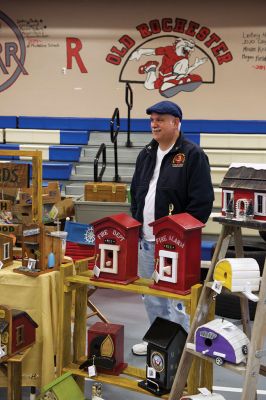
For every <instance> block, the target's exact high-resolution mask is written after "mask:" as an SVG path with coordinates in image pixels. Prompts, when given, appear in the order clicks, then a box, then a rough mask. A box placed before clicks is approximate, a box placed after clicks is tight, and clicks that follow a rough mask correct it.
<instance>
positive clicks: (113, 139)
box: [110, 108, 121, 182]
mask: <svg viewBox="0 0 266 400" xmlns="http://www.w3.org/2000/svg"><path fill="white" fill-rule="evenodd" d="M115 120H116V129H115V132H114V125H115ZM119 129H120V116H119V109H118V108H116V109H115V111H114V113H113V116H112V119H111V121H110V135H111V142H112V143H114V161H115V176H114V182H120V181H121V178H120V176H119V175H118V157H117V135H118V133H119Z"/></svg>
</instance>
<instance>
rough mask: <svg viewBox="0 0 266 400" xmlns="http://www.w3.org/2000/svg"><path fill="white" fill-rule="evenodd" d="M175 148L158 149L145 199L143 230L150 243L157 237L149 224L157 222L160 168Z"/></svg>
mask: <svg viewBox="0 0 266 400" xmlns="http://www.w3.org/2000/svg"><path fill="white" fill-rule="evenodd" d="M173 146H174V145H172V146H171V147H169V149H167V150H161V149H160V147H158V150H157V156H156V164H155V168H154V172H153V176H152V178H151V180H150V185H149V190H148V193H147V194H146V197H145V205H144V210H143V227H142V229H143V237H144V239H145V240H147V241H149V242H153V241H154V240H155V237H154V235H153V228H152V227H151V226H149V223H150V222H153V221H154V220H155V193H156V185H157V181H158V178H159V174H160V168H161V164H162V160H163V158H164V156H165V155H166V154H167V153H168V152H169V151H170V150H171V149H172V147H173Z"/></svg>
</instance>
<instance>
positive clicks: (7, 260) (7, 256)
mask: <svg viewBox="0 0 266 400" xmlns="http://www.w3.org/2000/svg"><path fill="white" fill-rule="evenodd" d="M12 263H13V238H12V237H11V236H8V235H4V234H2V233H0V265H1V267H7V266H8V265H11V264H12Z"/></svg>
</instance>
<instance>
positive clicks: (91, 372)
mask: <svg viewBox="0 0 266 400" xmlns="http://www.w3.org/2000/svg"><path fill="white" fill-rule="evenodd" d="M88 374H89V376H96V375H97V372H96V367H95V365H91V366H90V367H88Z"/></svg>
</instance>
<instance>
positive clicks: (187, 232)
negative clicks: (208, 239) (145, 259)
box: [150, 213, 204, 294]
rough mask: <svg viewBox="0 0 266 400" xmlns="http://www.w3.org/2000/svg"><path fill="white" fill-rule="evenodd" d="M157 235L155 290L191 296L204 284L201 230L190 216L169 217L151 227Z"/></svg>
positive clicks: (177, 215) (201, 224) (198, 224)
mask: <svg viewBox="0 0 266 400" xmlns="http://www.w3.org/2000/svg"><path fill="white" fill-rule="evenodd" d="M150 225H151V226H152V227H153V233H154V235H155V254H154V258H155V266H154V273H153V279H154V283H153V285H152V286H151V288H154V289H158V290H166V291H168V292H173V293H178V294H188V293H190V290H191V286H193V285H194V284H196V283H198V282H199V281H200V259H201V229H202V228H203V227H204V224H203V223H202V222H200V221H198V220H197V219H196V218H194V217H192V216H191V215H190V214H188V213H181V214H175V215H169V216H166V217H163V218H160V219H158V220H156V221H154V222H152V223H151V224H150Z"/></svg>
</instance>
